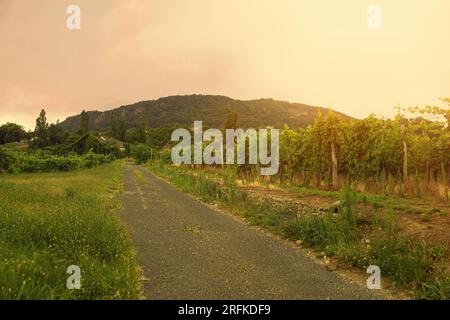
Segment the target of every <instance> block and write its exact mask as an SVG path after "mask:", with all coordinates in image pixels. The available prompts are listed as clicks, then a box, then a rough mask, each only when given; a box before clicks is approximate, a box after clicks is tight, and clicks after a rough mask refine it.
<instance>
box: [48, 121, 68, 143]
mask: <svg viewBox="0 0 450 320" xmlns="http://www.w3.org/2000/svg"><path fill="white" fill-rule="evenodd" d="M67 136H68V133H67V132H65V131H64V130H63V129H62V128H61V127H59V126H58V124H53V123H52V124H51V125H50V126H49V127H48V142H49V145H56V144H62V143H64V142H65V141H66V139H67Z"/></svg>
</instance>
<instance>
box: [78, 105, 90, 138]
mask: <svg viewBox="0 0 450 320" xmlns="http://www.w3.org/2000/svg"><path fill="white" fill-rule="evenodd" d="M88 131H89V114H88V113H87V112H86V111H84V110H83V111H82V112H81V121H80V134H86V133H88Z"/></svg>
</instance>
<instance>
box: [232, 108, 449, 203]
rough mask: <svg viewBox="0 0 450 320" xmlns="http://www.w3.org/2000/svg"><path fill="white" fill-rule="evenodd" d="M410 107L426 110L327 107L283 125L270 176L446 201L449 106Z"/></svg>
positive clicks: (244, 172) (246, 174) (247, 173)
mask: <svg viewBox="0 0 450 320" xmlns="http://www.w3.org/2000/svg"><path fill="white" fill-rule="evenodd" d="M446 101H447V102H448V100H446ZM414 111H417V112H422V113H426V114H427V115H422V116H419V117H415V118H412V119H407V118H405V117H402V116H400V115H398V116H397V117H396V118H395V119H394V120H385V119H379V118H377V117H375V116H369V117H368V118H366V119H363V120H355V119H344V118H342V117H340V116H338V115H337V114H335V113H334V112H333V111H331V110H330V111H329V112H328V113H327V114H325V115H323V114H321V113H319V115H318V117H317V118H316V120H315V123H314V125H311V126H308V127H306V128H302V129H298V130H295V129H291V128H289V127H288V126H284V127H283V129H282V130H281V132H280V170H279V172H278V175H277V176H276V178H275V179H276V181H273V182H278V183H280V184H284V183H289V184H296V185H302V186H305V187H315V188H319V189H334V190H337V189H340V188H341V187H342V186H344V185H345V184H349V185H350V186H352V187H353V188H354V189H356V190H358V191H366V192H371V193H378V194H390V195H396V196H418V197H423V196H432V197H436V198H439V199H442V200H444V201H448V185H449V178H450V127H449V122H450V112H449V111H448V110H446V109H439V108H431V107H429V108H424V109H415V110H414ZM432 119H434V121H432ZM436 120H441V121H436ZM239 172H240V175H241V177H242V178H243V179H246V180H254V179H257V178H258V177H257V171H256V170H255V169H254V168H251V167H250V166H241V167H240V168H239ZM272 180H273V178H272Z"/></svg>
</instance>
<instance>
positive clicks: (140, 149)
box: [131, 144, 152, 164]
mask: <svg viewBox="0 0 450 320" xmlns="http://www.w3.org/2000/svg"><path fill="white" fill-rule="evenodd" d="M131 155H132V157H133V158H134V160H135V161H136V163H137V164H143V163H146V162H147V161H148V160H149V159H150V157H151V156H152V149H150V148H149V147H147V146H146V145H145V144H136V145H133V146H131Z"/></svg>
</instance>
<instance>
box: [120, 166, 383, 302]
mask: <svg viewBox="0 0 450 320" xmlns="http://www.w3.org/2000/svg"><path fill="white" fill-rule="evenodd" d="M120 215H121V217H122V219H123V220H124V221H125V224H126V225H127V227H128V229H129V232H130V234H131V236H132V239H133V241H134V244H135V247H136V248H137V251H138V257H139V263H140V265H141V266H142V267H143V269H144V272H145V277H146V278H148V280H146V281H145V282H144V293H145V295H146V297H147V298H149V299H375V298H377V295H376V294H375V292H374V291H369V290H367V289H365V288H364V287H363V286H359V285H356V284H352V283H349V282H348V281H346V280H344V279H343V278H341V277H340V276H338V275H337V274H336V273H333V272H329V271H326V270H325V269H323V268H322V267H320V266H319V265H317V264H316V263H315V262H314V261H312V260H311V259H310V258H308V257H306V256H304V255H303V254H301V253H300V252H299V251H298V250H296V249H295V248H294V247H292V246H290V245H288V244H286V243H285V242H283V241H281V240H278V239H276V238H274V237H272V236H269V235H265V234H264V233H263V232H261V231H260V230H258V229H256V228H252V227H249V226H247V225H245V224H243V223H241V222H240V221H237V220H236V219H235V218H233V217H232V216H230V215H228V214H224V213H222V212H219V211H216V210H213V209H211V208H209V207H208V206H206V205H204V204H202V203H200V202H198V201H196V200H194V199H192V198H191V197H189V196H187V195H185V194H183V193H182V192H180V191H178V190H177V189H176V188H174V187H173V186H171V185H169V184H167V183H166V182H164V181H163V180H161V179H159V178H156V177H154V176H153V175H151V174H150V173H148V172H147V171H146V170H144V169H142V168H141V167H138V166H132V165H128V166H127V167H126V168H125V173H124V195H123V209H122V210H121V212H120Z"/></svg>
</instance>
